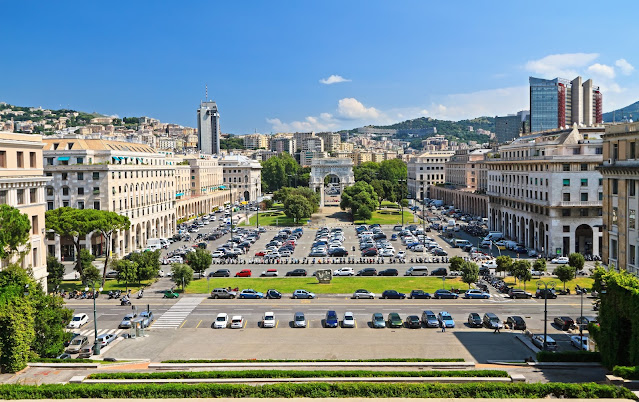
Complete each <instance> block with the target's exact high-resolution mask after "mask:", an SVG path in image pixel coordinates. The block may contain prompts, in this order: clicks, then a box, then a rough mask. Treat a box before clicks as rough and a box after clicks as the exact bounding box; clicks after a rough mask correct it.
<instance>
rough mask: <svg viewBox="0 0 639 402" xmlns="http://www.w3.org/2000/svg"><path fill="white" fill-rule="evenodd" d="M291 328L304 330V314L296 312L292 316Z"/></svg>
mask: <svg viewBox="0 0 639 402" xmlns="http://www.w3.org/2000/svg"><path fill="white" fill-rule="evenodd" d="M293 327H295V328H306V317H304V313H301V312H297V313H295V314H294V315H293Z"/></svg>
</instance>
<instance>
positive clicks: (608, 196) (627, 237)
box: [600, 123, 639, 276]
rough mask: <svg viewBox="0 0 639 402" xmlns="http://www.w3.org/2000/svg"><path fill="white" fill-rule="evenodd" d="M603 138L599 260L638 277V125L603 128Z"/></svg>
mask: <svg viewBox="0 0 639 402" xmlns="http://www.w3.org/2000/svg"><path fill="white" fill-rule="evenodd" d="M603 138H604V146H603V165H602V166H601V168H600V172H601V174H602V176H603V194H604V198H603V247H602V253H601V255H602V259H603V262H604V263H606V264H610V263H612V264H614V265H615V267H616V268H617V269H624V270H626V271H627V272H630V273H632V274H634V275H636V276H639V265H638V264H637V250H638V249H639V235H638V234H637V210H639V200H638V197H637V190H638V189H637V184H638V182H639V148H638V146H639V123H626V124H616V125H611V126H607V127H606V134H605V135H604V137H603Z"/></svg>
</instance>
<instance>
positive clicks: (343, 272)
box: [333, 267, 355, 276]
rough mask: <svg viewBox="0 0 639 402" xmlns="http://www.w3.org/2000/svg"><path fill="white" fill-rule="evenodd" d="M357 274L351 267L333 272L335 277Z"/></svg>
mask: <svg viewBox="0 0 639 402" xmlns="http://www.w3.org/2000/svg"><path fill="white" fill-rule="evenodd" d="M353 275H355V272H354V271H353V268H351V267H344V268H339V269H336V270H335V271H333V276H353Z"/></svg>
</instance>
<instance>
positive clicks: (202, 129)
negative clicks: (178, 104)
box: [197, 101, 220, 155]
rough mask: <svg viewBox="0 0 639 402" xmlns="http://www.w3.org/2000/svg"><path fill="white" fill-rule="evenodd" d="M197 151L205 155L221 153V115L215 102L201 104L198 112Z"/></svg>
mask: <svg viewBox="0 0 639 402" xmlns="http://www.w3.org/2000/svg"><path fill="white" fill-rule="evenodd" d="M197 136H198V143H197V149H198V150H199V151H200V152H202V153H204V154H210V155H214V154H219V153H220V113H219V112H218V111H217V104H216V103H215V102H213V101H206V102H200V108H199V109H198V110H197Z"/></svg>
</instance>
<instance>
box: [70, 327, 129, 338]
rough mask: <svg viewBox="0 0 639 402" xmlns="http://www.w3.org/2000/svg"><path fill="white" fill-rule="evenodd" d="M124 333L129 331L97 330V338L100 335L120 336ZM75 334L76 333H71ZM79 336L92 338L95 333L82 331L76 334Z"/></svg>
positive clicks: (87, 330) (88, 330)
mask: <svg viewBox="0 0 639 402" xmlns="http://www.w3.org/2000/svg"><path fill="white" fill-rule="evenodd" d="M125 331H129V330H128V329H122V328H119V329H98V336H100V335H106V334H115V335H118V336H120V334H122V333H123V332H125ZM73 332H76V331H73ZM77 333H79V334H80V335H83V336H86V337H93V335H95V331H94V330H93V329H84V330H82V331H80V332H77Z"/></svg>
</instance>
